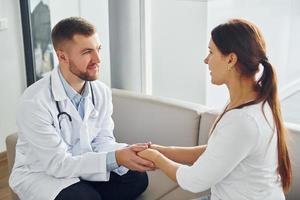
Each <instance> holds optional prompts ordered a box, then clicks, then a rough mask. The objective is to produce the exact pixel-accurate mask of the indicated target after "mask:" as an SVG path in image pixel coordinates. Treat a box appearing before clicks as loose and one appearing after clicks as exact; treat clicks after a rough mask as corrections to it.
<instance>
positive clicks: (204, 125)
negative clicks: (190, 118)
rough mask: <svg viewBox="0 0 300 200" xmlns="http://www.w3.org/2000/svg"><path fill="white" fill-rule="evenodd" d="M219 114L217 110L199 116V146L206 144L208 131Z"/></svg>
mask: <svg viewBox="0 0 300 200" xmlns="http://www.w3.org/2000/svg"><path fill="white" fill-rule="evenodd" d="M218 115H219V112H218V111H217V110H208V111H206V112H203V113H202V114H201V119H200V125H199V141H198V144H199V145H203V144H207V141H208V138H209V133H210V129H211V127H212V126H213V124H214V122H215V120H216V119H217V117H218Z"/></svg>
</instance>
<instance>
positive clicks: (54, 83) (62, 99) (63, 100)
mask: <svg viewBox="0 0 300 200" xmlns="http://www.w3.org/2000/svg"><path fill="white" fill-rule="evenodd" d="M58 70H59V69H57V68H54V69H53V70H52V72H51V90H52V94H53V97H54V100H55V101H58V104H59V106H60V109H61V112H67V113H68V114H69V115H70V116H71V117H72V120H73V119H76V120H77V121H79V122H81V121H82V119H81V117H80V115H79V113H78V111H77V110H76V108H75V107H74V105H73V104H72V102H71V100H70V99H69V98H68V96H67V94H66V91H65V89H64V86H63V84H62V82H61V80H60V78H59V74H58Z"/></svg>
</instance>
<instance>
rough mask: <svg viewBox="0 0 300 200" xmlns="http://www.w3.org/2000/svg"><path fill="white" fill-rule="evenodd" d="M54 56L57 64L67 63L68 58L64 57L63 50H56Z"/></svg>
mask: <svg viewBox="0 0 300 200" xmlns="http://www.w3.org/2000/svg"><path fill="white" fill-rule="evenodd" d="M56 55H57V58H58V60H59V62H61V63H68V62H69V59H68V56H67V55H66V53H65V52H64V51H63V50H60V49H57V50H56Z"/></svg>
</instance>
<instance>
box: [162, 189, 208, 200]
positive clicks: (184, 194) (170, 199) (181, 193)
mask: <svg viewBox="0 0 300 200" xmlns="http://www.w3.org/2000/svg"><path fill="white" fill-rule="evenodd" d="M209 193H210V190H207V191H204V192H200V193H191V192H188V191H186V190H183V189H181V188H180V187H176V188H175V189H173V190H172V191H171V192H169V193H168V194H166V195H164V196H163V197H162V198H160V200H176V199H178V200H182V199H190V200H192V199H195V200H196V199H199V197H202V196H207V195H208V194H209Z"/></svg>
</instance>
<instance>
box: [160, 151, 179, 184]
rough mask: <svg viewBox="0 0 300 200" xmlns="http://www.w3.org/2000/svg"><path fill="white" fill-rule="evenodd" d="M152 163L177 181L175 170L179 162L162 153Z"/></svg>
mask: <svg viewBox="0 0 300 200" xmlns="http://www.w3.org/2000/svg"><path fill="white" fill-rule="evenodd" d="M154 164H155V165H156V166H157V167H158V168H159V169H160V170H161V171H162V172H164V173H165V174H166V175H167V176H168V177H169V178H170V179H172V180H173V181H175V182H177V179H176V172H177V169H178V168H179V167H180V166H181V164H179V163H176V162H174V161H172V160H170V159H169V158H167V157H166V156H164V155H162V154H161V155H160V156H158V157H157V158H156V159H155V160H154Z"/></svg>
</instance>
